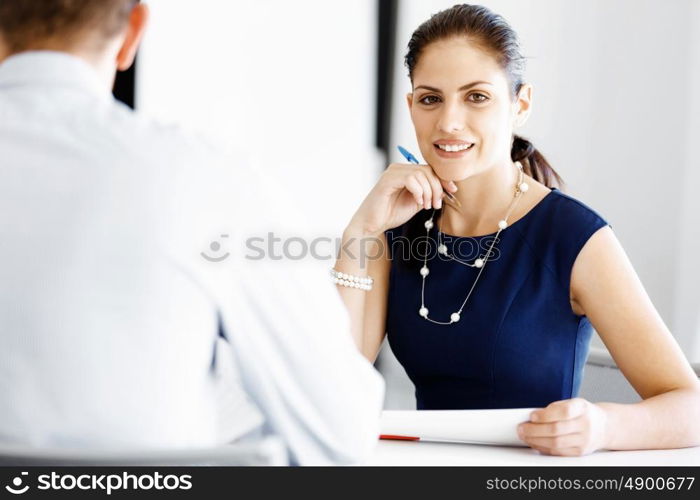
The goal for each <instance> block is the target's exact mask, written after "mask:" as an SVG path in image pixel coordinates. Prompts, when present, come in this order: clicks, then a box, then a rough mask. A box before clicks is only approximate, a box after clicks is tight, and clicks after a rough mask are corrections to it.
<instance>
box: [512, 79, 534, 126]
mask: <svg viewBox="0 0 700 500" xmlns="http://www.w3.org/2000/svg"><path fill="white" fill-rule="evenodd" d="M531 110H532V85H531V84H529V83H524V84H523V85H522V86H521V87H520V90H519V91H518V95H517V97H516V100H515V116H514V120H513V125H514V127H515V128H518V127H522V126H523V125H525V122H526V121H527V119H528V117H529V116H530V111H531Z"/></svg>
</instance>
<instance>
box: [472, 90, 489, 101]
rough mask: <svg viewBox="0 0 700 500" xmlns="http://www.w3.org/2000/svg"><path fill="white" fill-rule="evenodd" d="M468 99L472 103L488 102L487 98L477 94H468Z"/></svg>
mask: <svg viewBox="0 0 700 500" xmlns="http://www.w3.org/2000/svg"><path fill="white" fill-rule="evenodd" d="M469 98H470V99H471V101H472V102H486V101H488V100H489V98H488V97H486V96H485V95H484V94H479V93H478V92H475V93H473V94H469Z"/></svg>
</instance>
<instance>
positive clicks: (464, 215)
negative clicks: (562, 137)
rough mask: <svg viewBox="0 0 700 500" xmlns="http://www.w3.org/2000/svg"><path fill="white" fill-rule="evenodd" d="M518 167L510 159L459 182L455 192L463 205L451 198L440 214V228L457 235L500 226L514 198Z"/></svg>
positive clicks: (476, 234) (477, 232)
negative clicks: (499, 223) (452, 203)
mask: <svg viewBox="0 0 700 500" xmlns="http://www.w3.org/2000/svg"><path fill="white" fill-rule="evenodd" d="M517 181H518V169H517V167H515V165H514V164H513V162H511V161H510V160H509V161H507V162H505V163H502V164H500V165H496V166H494V167H491V168H489V169H488V170H486V171H485V172H483V173H480V174H478V175H475V176H473V177H469V178H467V179H464V180H462V181H459V182H456V184H457V187H458V188H459V189H458V191H457V192H456V193H455V194H454V196H455V198H457V200H458V201H459V203H460V205H461V208H459V209H457V208H455V207H454V206H453V205H451V204H450V203H449V202H446V203H443V206H444V207H445V208H444V209H443V214H442V216H441V217H440V219H441V220H440V230H441V231H443V232H445V233H447V234H452V235H455V236H479V235H483V234H491V233H494V232H496V231H497V230H498V222H499V221H500V220H502V219H503V217H504V216H505V215H506V212H507V211H508V208H509V207H510V204H511V203H512V201H513V194H514V192H515V184H516V182H517Z"/></svg>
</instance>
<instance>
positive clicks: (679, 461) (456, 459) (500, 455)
mask: <svg viewBox="0 0 700 500" xmlns="http://www.w3.org/2000/svg"><path fill="white" fill-rule="evenodd" d="M366 465H489V466H493V465H496V466H498V465H504V466H513V465H517V466H532V467H543V466H553V465H565V466H576V465H582V466H588V465H606V466H644V465H646V466H700V447H695V448H680V449H676V450H643V451H598V452H596V453H593V454H591V455H586V456H582V457H556V456H548V455H541V454H540V453H539V452H537V451H535V450H533V449H532V448H525V447H522V448H518V447H507V446H486V445H476V444H461V443H433V442H428V441H422V442H419V441H390V440H380V441H379V442H378V444H377V447H376V448H375V451H374V454H373V455H372V457H371V458H370V459H369V461H368V462H367V464H366Z"/></svg>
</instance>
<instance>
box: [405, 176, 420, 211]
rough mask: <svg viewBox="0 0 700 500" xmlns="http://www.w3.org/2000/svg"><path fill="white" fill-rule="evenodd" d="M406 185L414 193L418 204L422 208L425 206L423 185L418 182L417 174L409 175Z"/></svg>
mask: <svg viewBox="0 0 700 500" xmlns="http://www.w3.org/2000/svg"><path fill="white" fill-rule="evenodd" d="M405 187H406V189H408V191H409V192H410V193H411V194H412V195H413V198H414V199H415V200H416V203H417V204H418V206H419V207H421V208H422V207H423V206H424V205H423V204H424V201H423V186H422V185H421V183H420V182H418V179H417V178H416V177H415V176H409V177H408V179H406V182H405Z"/></svg>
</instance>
